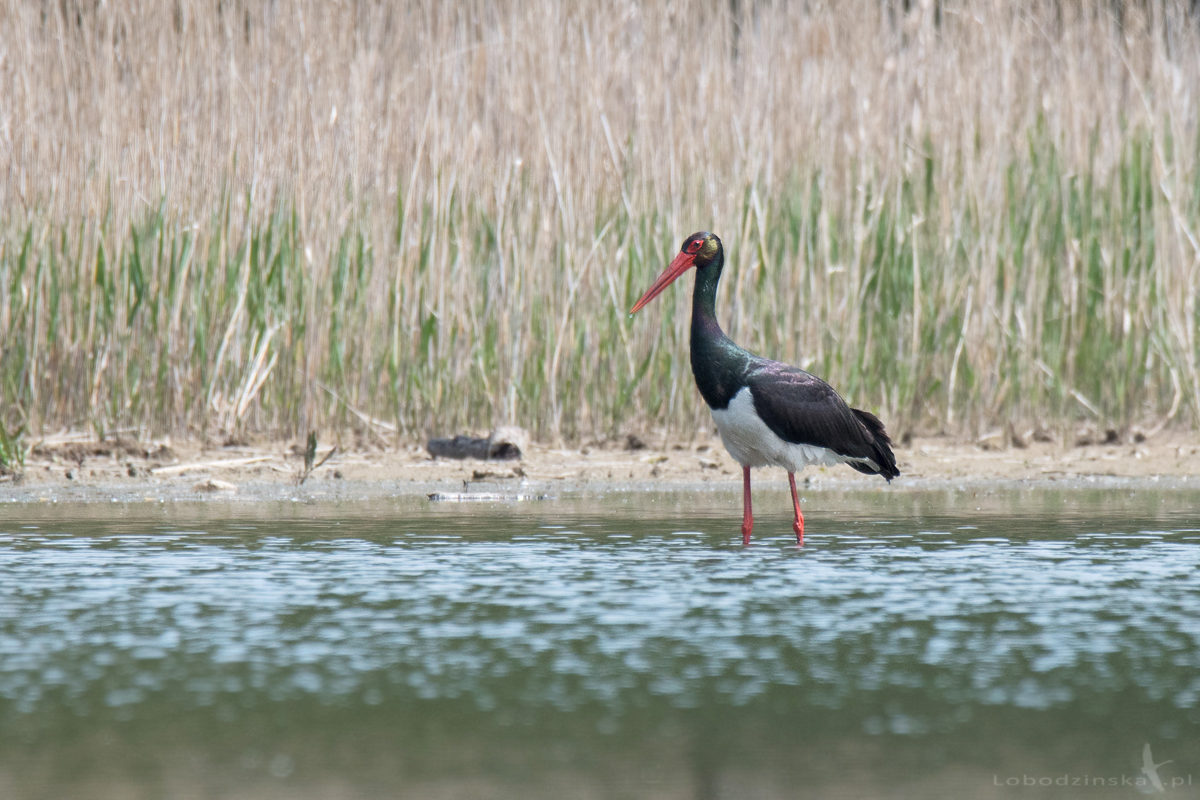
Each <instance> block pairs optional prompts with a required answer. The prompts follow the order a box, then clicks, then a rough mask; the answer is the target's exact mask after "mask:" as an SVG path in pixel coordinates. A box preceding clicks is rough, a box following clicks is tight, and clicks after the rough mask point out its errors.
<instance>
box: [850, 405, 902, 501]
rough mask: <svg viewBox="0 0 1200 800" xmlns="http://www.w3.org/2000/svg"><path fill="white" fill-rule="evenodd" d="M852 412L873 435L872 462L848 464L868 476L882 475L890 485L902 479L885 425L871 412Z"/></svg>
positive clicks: (853, 409)
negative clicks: (895, 479)
mask: <svg viewBox="0 0 1200 800" xmlns="http://www.w3.org/2000/svg"><path fill="white" fill-rule="evenodd" d="M850 410H851V411H853V412H854V416H856V417H858V421H859V422H861V423H862V424H863V427H864V428H866V429H867V432H868V433H869V434H870V435H871V461H869V462H868V461H849V462H847V463H848V464H849V465H850V466H852V467H854V468H855V469H856V470H858V471H859V472H864V473H866V474H867V475H882V476H883V477H885V478H887V480H888V483H891V481H892V478H898V477H900V470H899V469H897V468H896V456H895V455H894V454H893V453H892V440H891V439H889V438H888V435H887V431H886V430H884V429H883V423H882V422H880V421H879V417H877V416H875V415H874V414H872V413H871V412H870V411H863V410H861V409H857V408H852V409H850Z"/></svg>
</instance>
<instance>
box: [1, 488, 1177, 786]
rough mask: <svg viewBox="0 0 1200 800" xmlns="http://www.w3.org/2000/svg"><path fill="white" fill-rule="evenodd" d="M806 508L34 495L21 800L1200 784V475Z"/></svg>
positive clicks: (6, 549) (18, 703)
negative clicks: (1194, 484)
mask: <svg viewBox="0 0 1200 800" xmlns="http://www.w3.org/2000/svg"><path fill="white" fill-rule="evenodd" d="M771 501H778V502H777V503H776V505H777V506H778V509H772V508H771ZM787 507H788V504H787V499H786V490H784V491H783V492H781V493H779V496H778V497H776V496H775V493H774V492H770V493H767V492H764V493H763V497H762V498H761V499H758V505H757V506H756V510H757V511H759V515H758V517H757V526H756V539H755V544H754V545H753V546H751V547H749V548H743V547H742V546H741V545H740V537H739V535H738V524H739V521H740V509H739V505H738V501H737V499H736V496H735V495H731V494H721V495H687V496H671V497H667V496H636V495H614V496H613V497H611V498H608V499H603V498H602V499H595V500H576V501H569V502H564V501H544V502H532V503H516V504H485V505H476V504H470V505H464V504H432V503H427V502H424V501H420V502H418V501H415V500H407V501H399V502H394V503H383V502H375V503H372V504H370V505H354V504H350V503H347V504H343V505H330V506H318V507H312V506H304V505H300V504H295V505H288V506H273V505H272V506H259V507H241V508H236V507H235V508H233V509H232V510H231V509H230V508H229V507H227V506H216V505H213V506H196V507H189V506H169V505H168V506H166V507H162V508H154V509H146V508H144V507H121V506H115V507H96V506H75V507H66V508H53V509H40V508H33V507H28V506H14V507H9V508H5V509H2V510H3V511H4V515H3V518H2V521H0V797H4V798H10V797H11V798H43V797H44V798H61V797H88V798H110V797H111V798H117V797H120V798H152V797H153V798H159V797H204V798H207V797H221V798H225V797H229V798H243V797H246V798H249V797H255V798H257V797H269V798H275V797H279V798H283V797H289V798H318V797H320V798H327V797H336V798H366V797H395V798H408V797H412V798H451V797H453V798H458V797H464V798H465V797H470V798H525V797H536V798H541V797H545V798H608V797H615V798H625V797H628V798H698V799H699V798H703V799H707V798H760V797H761V798H775V797H810V796H811V797H835V798H836V797H845V798H861V797H917V796H924V797H1009V798H1018V797H1139V796H1142V795H1144V794H1147V793H1150V794H1153V793H1156V792H1157V791H1158V789H1159V788H1160V787H1161V788H1162V789H1163V790H1164V792H1165V793H1166V794H1167V795H1173V796H1179V797H1184V796H1187V797H1195V796H1200V514H1197V513H1196V511H1195V509H1200V495H1197V494H1195V493H1188V492H1182V491H1176V492H1154V491H1136V492H1135V491H1128V490H1110V491H1091V490H1087V491H1085V490H1075V491H1068V492H1045V491H1041V492H1027V493H1021V494H1017V493H1013V494H992V495H986V496H982V497H981V496H977V495H973V494H970V493H967V492H946V493H930V494H921V493H906V494H905V493H890V492H879V493H871V494H862V495H856V494H844V495H842V494H828V495H816V496H814V497H811V498H810V499H809V502H808V512H807V513H808V539H807V545H806V546H805V547H804V548H803V549H798V548H796V547H795V545H794V541H793V540H792V539H791V532H790V527H789V519H788V518H787V517H786V516H783V515H782V514H777V515H775V516H772V515H771V512H772V511H773V510H777V511H786V509H787ZM1147 746H1149V748H1150V749H1149V750H1147ZM1147 755H1149V758H1150V761H1149V766H1147V761H1146V757H1147ZM1162 762H1168V763H1162ZM1156 764H1157V765H1158V766H1155V765H1156ZM1143 767H1146V769H1143ZM1151 776H1152V777H1151ZM1153 781H1158V783H1154V782H1153Z"/></svg>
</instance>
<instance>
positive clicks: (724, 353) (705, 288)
mask: <svg viewBox="0 0 1200 800" xmlns="http://www.w3.org/2000/svg"><path fill="white" fill-rule="evenodd" d="M720 279H721V261H720V259H718V260H717V261H715V262H713V263H711V264H706V265H705V266H703V267H698V268H697V269H696V288H695V289H694V290H693V292H692V347H691V351H692V353H691V355H692V374H693V375H695V376H696V386H697V387H698V388H699V389H700V394H702V395H703V396H704V401H705V402H706V403H708V406H709V407H710V408H726V407H727V406H728V405H729V401H730V399H732V398H733V396H734V395H735V394H737V392H738V391H739V390H740V389H741V388H742V387H743V386H744V385H745V377H746V374H747V368H748V367H749V364H750V360H751V359H752V358H753V356H751V355H750V354H749V353H747V352H746V351H745V350H743V349H742V348H740V347H738V346H737V345H736V344H734V343H733V340H732V339H730V338H729V337H728V336H726V335H725V332H724V331H723V330H721V325H720V324H719V323H718V322H717V311H716V303H717V282H718V281H719V280H720Z"/></svg>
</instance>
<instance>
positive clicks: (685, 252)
mask: <svg viewBox="0 0 1200 800" xmlns="http://www.w3.org/2000/svg"><path fill="white" fill-rule="evenodd" d="M724 265H725V251H724V249H723V248H722V247H721V240H720V239H718V238H717V236H716V235H715V234H712V233H708V232H706V231H701V232H699V233H693V234H692V235H691V236H689V237H687V239H685V240H684V242H683V247H681V248H680V250H679V255H677V256H675V259H674V260H673V261H671V264H670V265H669V266H668V267H667V268H666V270H664V271H663V273H662V274H661V275H659V276H658V278H657V279H656V280H655V281H654V284H653V285H652V286H651V287H650V288H649V289H647V290H646V293H645V294H644V295H642V296H641V299H639V300H638V301H637V302H636V303H634V304H633V308H632V309H630V311H629V313H630V314H636V313H637V312H638V311H640V310H641V309H642V307H643V306H645V305H646V304H647V303H649V302H650V301H651V300H653V299H654V298H655V297H657V296H658V295H659V294H661V293H662V291H663V290H664V289H666V288H667V286H669V285H670V284H671V283H672V282H673V281H674V280H675V279H676V278H678V277H679V276H680V275H682V274H683V273H685V272H687V271H688V270H689V269H691V268H692V267H695V268H696V288H695V290H694V292H693V293H692V374H693V375H695V376H696V385H697V386H698V387H699V389H700V394H701V395H703V396H704V402H706V403H708V407H709V409H711V410H712V415H713V420H714V421H715V422H716V423H717V430H718V431H720V433H721V441H722V442H723V443H724V444H725V449H726V450H728V451H729V454H730V455H732V456H733V458H734V460H736V461H737V462H738V463H739V464H741V465H742V486H743V489H742V491H743V494H742V503H743V512H742V543H743V544H749V543H750V532H751V531H752V530H753V529H754V515H753V514H752V513H751V510H750V468H751V467H763V466H767V465H773V466H776V467H783V468H784V469H786V470H787V473H788V483H789V484H790V485H791V488H792V507H793V508H794V509H795V512H796V521H795V522H794V523H793V524H792V528H793V529H794V530H795V531H796V543H797V544H804V515H803V514H801V513H800V499H799V498H798V497H797V496H796V472H798V471H799V470H802V469H804V467H806V466H808V465H809V464H828V465H833V464H838V463H842V464H847V465H848V466H850V467H853V468H854V469H856V470H858V471H859V472H864V473H866V474H868V475H882V476H883V477H884V478H886V479H887V480H888V482H889V483H890V482H891V480H892V478H895V477H897V476H898V475H899V474H900V470H898V469H896V457H895V456H894V455H893V454H892V447H891V445H892V442H891V439H889V438H888V435H887V431H885V430H884V428H883V423H882V422H880V421H879V418H878V417H876V416H875V415H874V414H872V413H870V412H868V411H861V410H859V409H857V408H851V407H850V406H848V405H846V401H845V400H843V399H842V398H841V396H840V395H838V393H837V392H836V391H835V390H834V388H833V387H832V386H830V385H829V384H828V383H826V382H825V381H823V380H821V379H820V378H818V377H817V376H816V375H813V374H811V373H809V372H805V371H804V370H802V369H799V368H798V367H793V366H789V365H787V364H781V363H780V362H778V361H771V360H770V359H766V358H762V357H761V356H757V355H755V354H753V353H751V352H749V351H747V350H744V349H742V348H741V347H738V346H737V345H736V344H734V343H733V340H732V339H730V338H729V337H728V336H726V335H725V332H724V331H723V330H721V326H720V324H718V323H717V312H716V299H717V282H718V281H719V280H720V279H721V268H722V267H723V266H724Z"/></svg>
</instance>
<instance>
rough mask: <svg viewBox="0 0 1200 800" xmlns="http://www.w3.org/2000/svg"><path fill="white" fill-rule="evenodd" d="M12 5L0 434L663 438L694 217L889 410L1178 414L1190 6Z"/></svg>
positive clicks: (779, 346)
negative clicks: (504, 427) (675, 262)
mask: <svg viewBox="0 0 1200 800" xmlns="http://www.w3.org/2000/svg"><path fill="white" fill-rule="evenodd" d="M0 8H2V9H3V10H2V12H0V19H3V21H4V29H5V34H4V37H3V38H2V39H0V96H2V97H3V98H5V99H4V101H3V104H2V105H0V174H3V175H4V180H3V181H0V208H3V215H2V217H0V392H2V403H3V405H2V406H0V425H2V426H3V427H2V429H0V433H3V435H4V437H5V438H6V439H8V438H11V436H10V435H9V433H7V432H11V431H28V432H39V431H47V430H53V429H57V428H61V427H68V428H90V429H94V430H95V431H98V432H100V433H104V432H108V431H113V430H118V429H125V428H133V429H136V430H138V431H139V432H142V433H146V434H156V433H177V434H179V433H188V434H193V435H194V434H202V435H209V436H218V435H220V436H224V435H231V434H232V435H239V434H247V433H263V434H284V435H290V434H293V433H296V432H303V431H307V430H312V429H318V428H319V429H322V430H327V431H334V432H337V433H338V435H339V436H340V435H342V434H345V433H349V432H351V431H355V430H357V431H360V432H362V431H367V430H370V431H372V432H373V434H374V435H376V436H380V437H383V438H384V439H385V440H388V441H396V440H399V441H406V440H411V439H416V438H418V437H420V436H422V435H424V434H425V433H426V432H429V431H440V432H458V431H460V430H486V429H487V428H489V427H491V426H492V425H493V424H498V423H515V424H520V425H523V426H525V427H527V428H529V429H531V430H532V431H533V432H534V433H535V435H536V436H538V437H540V438H542V439H544V440H550V441H581V440H588V439H591V438H595V437H600V438H603V437H611V436H617V435H621V434H622V433H624V432H628V431H646V430H660V431H662V432H664V433H666V434H667V435H670V436H673V437H684V438H686V437H688V436H690V435H692V433H693V432H694V431H697V430H703V429H705V428H707V427H708V426H709V425H710V422H709V420H708V417H707V412H706V411H705V410H704V409H703V406H702V403H701V401H700V399H699V396H698V394H697V393H696V391H695V389H694V388H693V386H692V385H691V376H690V368H689V365H688V355H687V322H688V315H687V308H688V305H687V304H688V301H689V296H690V292H689V291H688V290H686V289H685V288H680V289H678V290H676V291H674V292H671V293H668V294H667V295H664V297H663V298H662V299H660V300H659V301H657V302H656V303H655V304H654V305H652V306H651V307H650V308H648V309H647V310H646V311H644V312H642V314H640V315H639V316H638V317H637V318H635V319H630V318H628V315H627V309H628V308H629V306H630V305H631V303H632V302H633V300H634V299H636V297H637V296H638V294H640V292H641V291H642V290H643V289H644V288H645V287H646V286H647V285H648V284H649V282H650V281H651V280H652V279H653V277H654V276H655V275H656V274H657V273H658V271H659V270H661V269H662V267H663V266H665V264H666V262H667V260H668V259H669V258H670V257H671V255H672V254H673V252H674V251H675V249H676V248H677V247H678V246H679V243H680V242H681V241H682V239H683V237H684V236H685V235H687V234H688V233H690V232H692V231H694V230H697V229H709V230H713V231H715V232H717V233H718V234H719V235H720V236H721V237H722V239H723V240H724V243H725V248H726V253H727V257H728V258H727V266H726V274H725V279H724V283H723V288H722V293H721V297H720V300H719V304H720V311H721V313H722V314H723V317H724V319H725V320H726V328H727V330H728V332H729V333H730V334H731V335H732V336H733V337H734V338H735V339H737V340H738V341H740V342H741V343H743V344H744V345H746V346H747V347H749V348H751V349H754V350H757V351H759V352H763V353H764V354H770V355H772V356H773V357H777V358H780V359H783V360H788V361H791V362H793V363H799V364H802V365H804V366H806V367H807V368H809V369H810V370H812V371H814V372H816V373H818V374H821V375H823V376H825V377H826V378H828V379H829V380H830V381H831V382H833V383H834V384H835V385H837V386H839V387H840V388H841V389H842V390H843V391H844V394H845V395H846V396H847V399H849V400H850V401H851V402H853V403H854V404H856V405H859V406H862V407H866V408H870V409H873V410H875V411H876V412H878V413H879V414H880V415H881V416H882V417H883V418H884V419H885V420H887V421H888V424H889V428H890V429H891V430H892V431H893V434H894V435H896V436H903V435H904V434H905V433H909V432H919V433H936V432H947V433H952V434H956V435H968V436H973V435H980V434H982V433H984V432H986V431H988V430H991V429H994V428H1004V427H1006V426H1010V425H1015V426H1018V427H1026V426H1044V427H1046V428H1048V429H1050V430H1052V431H1053V430H1060V431H1065V430H1068V429H1070V428H1072V427H1073V426H1076V425H1078V424H1080V423H1087V424H1091V425H1096V426H1103V427H1118V428H1129V427H1130V426H1135V425H1140V426H1144V427H1148V428H1150V429H1152V430H1159V429H1162V428H1163V427H1165V426H1169V425H1175V426H1194V425H1195V424H1196V423H1197V422H1200V351H1198V349H1197V347H1198V345H1197V325H1198V321H1200V319H1198V316H1197V307H1196V295H1197V288H1198V286H1197V283H1198V281H1200V243H1198V240H1197V235H1198V229H1200V171H1198V157H1200V127H1198V120H1200V108H1198V103H1197V87H1200V28H1198V26H1197V21H1196V19H1195V18H1193V17H1192V16H1190V15H1189V13H1188V9H1187V8H1185V7H1184V6H1182V5H1179V4H1175V3H1172V2H1157V3H1146V4H1140V5H1137V4H1130V5H1124V6H1122V5H1120V4H1092V3H1073V2H1067V1H1066V0H1063V2H1060V3H1052V2H1045V3H1033V4H1023V3H1020V4H1009V3H1002V2H966V1H965V0H964V2H960V3H954V2H942V3H938V4H932V3H924V4H922V3H916V4H914V5H913V7H912V8H911V9H910V10H907V11H905V10H904V9H903V8H902V7H901V6H900V5H898V4H895V5H893V4H890V3H881V2H849V3H833V4H829V5H827V6H825V5H822V4H819V3H817V4H811V3H810V4H794V3H765V2H764V3H755V2H740V3H725V2H712V1H711V0H710V1H708V2H704V1H702V0H649V2H644V3H616V4H614V3H600V2H582V3H559V2H554V1H553V0H528V1H527V2H482V0H468V2H465V3H459V4H440V3H399V4H391V3H370V2H348V3H340V4H332V3H326V2H317V1H316V0H312V1H311V2H305V1H304V0H301V2H297V3H279V4H276V3H260V2H249V1H248V0H247V2H237V1H236V0H233V1H231V2H224V1H223V2H220V3H217V2H201V1H200V0H175V1H174V2H170V3H164V2H159V0H127V2H117V3H112V2H110V3H99V4H98V3H94V2H84V0H61V1H60V2H55V3H41V4H34V3H25V2H18V0H0ZM1118 11H1119V13H1117V12H1118ZM682 283H684V284H685V285H686V286H687V287H688V289H690V281H685V282H682Z"/></svg>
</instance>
